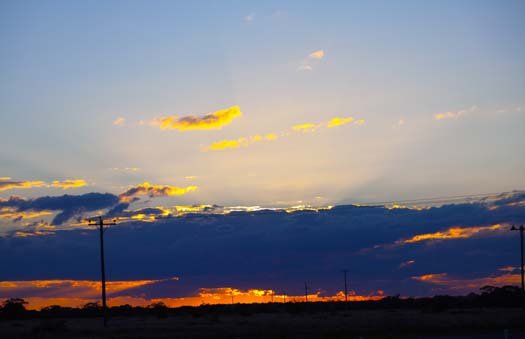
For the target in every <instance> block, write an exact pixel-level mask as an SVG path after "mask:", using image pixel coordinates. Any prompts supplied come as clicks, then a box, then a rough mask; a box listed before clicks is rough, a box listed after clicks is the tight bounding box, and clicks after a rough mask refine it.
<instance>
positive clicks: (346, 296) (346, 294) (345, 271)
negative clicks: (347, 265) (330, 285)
mask: <svg viewBox="0 0 525 339" xmlns="http://www.w3.org/2000/svg"><path fill="white" fill-rule="evenodd" d="M343 272H344V274H345V302H348V286H347V284H346V273H347V272H348V270H343Z"/></svg>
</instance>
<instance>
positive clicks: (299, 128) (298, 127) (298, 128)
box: [292, 123, 318, 132]
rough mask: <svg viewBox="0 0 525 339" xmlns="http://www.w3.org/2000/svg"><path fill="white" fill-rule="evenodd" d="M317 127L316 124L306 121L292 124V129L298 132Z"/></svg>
mask: <svg viewBox="0 0 525 339" xmlns="http://www.w3.org/2000/svg"><path fill="white" fill-rule="evenodd" d="M317 127H318V126H317V125H316V124H311V123H306V124H299V125H295V126H292V130H293V131H298V132H313V131H315V130H316V129H317Z"/></svg>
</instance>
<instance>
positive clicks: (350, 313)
mask: <svg viewBox="0 0 525 339" xmlns="http://www.w3.org/2000/svg"><path fill="white" fill-rule="evenodd" d="M195 311H196V312H194V313H193V314H191V313H188V314H181V315H168V316H167V317H165V318H158V317H154V316H146V317H114V318H111V319H110V321H109V327H108V328H107V329H104V328H103V327H102V320H101V319H100V318H62V319H59V318H51V319H25V320H3V321H0V337H2V338H35V337H38V338H117V337H118V338H360V337H363V338H458V339H459V338H462V339H463V338H465V339H466V338H487V339H488V338H504V330H505V329H507V330H508V333H509V338H512V339H516V338H525V312H524V311H522V310H521V309H515V308H505V309H495V308H494V309H462V310H449V311H443V312H422V311H419V310H398V309H397V310H346V311H337V312H317V313H308V312H304V313H298V314H291V313H285V312H277V313H256V314H250V313H241V314H239V313H231V314H218V313H207V312H201V313H200V312H198V309H195Z"/></svg>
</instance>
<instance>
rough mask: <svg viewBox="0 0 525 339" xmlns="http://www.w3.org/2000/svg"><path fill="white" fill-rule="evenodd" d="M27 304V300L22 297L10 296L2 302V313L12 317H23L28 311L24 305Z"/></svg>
mask: <svg viewBox="0 0 525 339" xmlns="http://www.w3.org/2000/svg"><path fill="white" fill-rule="evenodd" d="M26 304H27V301H25V300H24V299H21V298H10V299H7V300H4V302H3V303H2V315H3V316H4V317H6V318H10V319H14V318H21V317H23V316H24V315H25V314H26V312H27V311H26V308H25V306H24V305H26Z"/></svg>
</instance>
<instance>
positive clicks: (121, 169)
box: [110, 167, 140, 172]
mask: <svg viewBox="0 0 525 339" xmlns="http://www.w3.org/2000/svg"><path fill="white" fill-rule="evenodd" d="M110 170H112V171H117V172H138V171H140V168H138V167H111V168H110Z"/></svg>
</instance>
